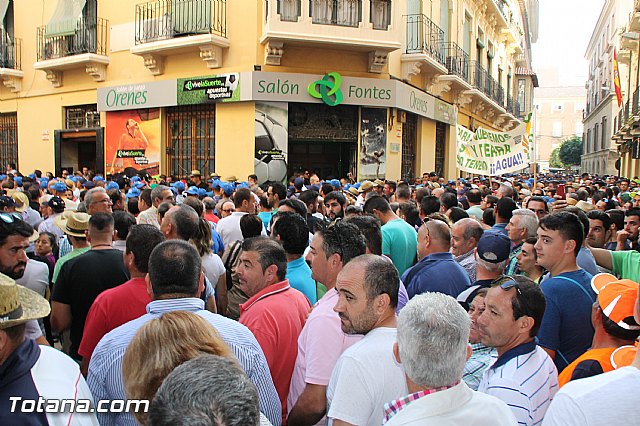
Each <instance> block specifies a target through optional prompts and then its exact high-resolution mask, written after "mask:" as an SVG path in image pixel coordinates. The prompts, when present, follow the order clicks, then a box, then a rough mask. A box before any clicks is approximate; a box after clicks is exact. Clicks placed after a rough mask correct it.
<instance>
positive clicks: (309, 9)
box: [260, 0, 402, 72]
mask: <svg viewBox="0 0 640 426" xmlns="http://www.w3.org/2000/svg"><path fill="white" fill-rule="evenodd" d="M397 1H399V0H395V2H396V3H394V0H267V1H266V8H265V16H264V22H263V27H262V37H261V39H260V42H261V43H262V44H264V45H265V63H266V64H267V65H280V60H281V58H282V56H283V55H284V52H285V45H287V46H302V47H327V48H331V49H340V50H351V51H364V52H369V71H370V72H382V69H383V67H384V66H385V65H386V63H387V55H388V53H389V52H391V51H393V50H397V49H398V48H400V47H401V44H400V42H399V41H398V40H400V39H401V38H402V37H401V35H400V34H399V28H398V26H397V25H394V20H395V16H394V14H393V13H394V10H393V7H392V6H393V5H394V4H397ZM396 9H398V8H396Z"/></svg>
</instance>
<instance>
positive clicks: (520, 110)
mask: <svg viewBox="0 0 640 426" xmlns="http://www.w3.org/2000/svg"><path fill="white" fill-rule="evenodd" d="M241 3H242V4H241ZM4 6H6V7H4ZM0 13H4V15H3V27H2V31H3V33H4V34H3V37H2V43H3V44H4V46H3V49H2V50H1V52H0V54H1V56H2V58H0V59H2V64H0V66H1V67H0V79H2V81H3V83H4V84H3V86H2V88H1V89H0V157H2V161H3V162H4V163H17V164H18V166H19V168H20V169H21V170H24V171H29V172H30V171H31V170H33V169H40V170H43V171H45V170H51V171H55V172H56V173H60V171H61V169H63V168H65V169H73V170H76V169H79V168H81V167H83V166H86V167H89V168H91V169H94V170H96V171H98V172H102V173H119V172H125V173H131V172H132V171H135V170H140V169H145V170H147V171H148V172H149V173H151V174H156V173H165V174H175V175H178V176H184V175H186V174H188V173H189V171H190V170H192V169H199V170H201V171H202V173H203V174H205V173H207V174H208V173H212V172H216V173H218V174H220V175H221V176H223V177H224V176H230V175H235V176H237V177H241V178H244V177H245V176H247V175H248V174H250V173H254V172H255V173H256V174H258V176H259V178H260V180H266V179H283V178H285V177H286V176H287V175H290V174H292V173H293V172H295V171H296V170H299V169H305V168H306V169H309V170H315V171H317V172H318V173H319V174H320V175H321V176H322V177H329V176H336V177H337V176H346V175H347V174H348V173H352V174H353V175H354V177H357V178H359V179H362V178H375V177H380V178H383V177H386V178H387V179H399V178H410V177H413V176H416V175H418V174H421V173H422V172H424V171H431V170H436V171H438V172H440V173H442V174H444V175H445V176H447V177H449V178H453V177H455V176H457V175H458V172H457V170H456V155H455V154H456V125H457V124H461V125H463V126H465V127H468V128H470V129H475V128H477V127H479V126H482V127H485V128H487V129H493V130H508V129H512V128H514V127H515V126H517V125H518V124H519V123H520V122H521V120H522V118H523V117H524V116H525V114H526V113H527V112H529V111H530V109H531V107H532V89H531V81H532V78H533V77H535V75H534V74H533V73H532V71H531V54H530V51H531V49H530V46H531V34H535V33H536V32H537V0H528V1H527V0H519V1H516V0H509V1H507V0H482V1H471V0H442V1H439V2H438V1H421V0H311V1H306V0H268V1H267V0H261V1H256V2H246V3H244V2H237V1H236V2H231V1H225V0H155V1H150V2H145V3H142V2H139V3H137V4H134V3H132V2H128V1H124V0H111V1H106V0H82V1H79V0H46V1H43V2H36V1H35V0H24V1H22V0H21V1H19V2H18V1H15V0H3V1H0ZM41 17H43V18H41ZM41 19H43V20H42V22H44V23H45V24H44V25H42V22H41ZM532 25H533V26H535V28H532ZM520 80H522V82H520Z"/></svg>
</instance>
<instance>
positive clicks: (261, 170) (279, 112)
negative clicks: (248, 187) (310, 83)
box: [254, 102, 289, 183]
mask: <svg viewBox="0 0 640 426" xmlns="http://www.w3.org/2000/svg"><path fill="white" fill-rule="evenodd" d="M288 107H289V104H288V103H286V102H256V116H255V138H256V148H255V158H254V173H255V174H256V176H258V183H263V182H266V181H279V182H283V183H286V181H287V146H288V143H289V133H288V122H289V108H288Z"/></svg>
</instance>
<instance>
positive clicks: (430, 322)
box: [397, 292, 471, 388]
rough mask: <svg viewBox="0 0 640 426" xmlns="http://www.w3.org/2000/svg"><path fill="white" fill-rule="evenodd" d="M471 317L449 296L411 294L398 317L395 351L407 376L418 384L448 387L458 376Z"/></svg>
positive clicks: (459, 377)
mask: <svg viewBox="0 0 640 426" xmlns="http://www.w3.org/2000/svg"><path fill="white" fill-rule="evenodd" d="M470 328H471V320H470V319H469V315H468V314H467V313H466V312H465V310H464V309H463V308H462V306H460V304H459V303H458V302H456V300H455V299H454V298H452V297H451V296H447V295H445V294H442V293H429V292H427V293H424V294H421V295H418V296H415V297H414V298H413V299H411V300H410V301H409V303H407V305H406V306H405V307H404V308H403V309H402V311H400V316H399V317H398V334H397V339H398V351H399V354H400V359H401V361H402V365H403V366H404V370H405V372H406V374H407V377H409V379H411V381H412V382H414V383H415V384H417V385H419V386H424V387H429V388H438V387H443V386H450V385H452V384H454V383H456V382H458V381H460V379H461V378H462V373H463V371H464V366H465V363H466V361H467V345H468V343H469V331H470Z"/></svg>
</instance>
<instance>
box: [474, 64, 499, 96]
mask: <svg viewBox="0 0 640 426" xmlns="http://www.w3.org/2000/svg"><path fill="white" fill-rule="evenodd" d="M469 68H470V72H471V78H470V83H471V84H473V85H474V86H475V87H476V88H477V89H478V90H480V91H481V92H483V93H484V94H485V95H487V97H489V98H490V99H492V100H494V101H495V102H496V103H497V104H499V105H504V89H503V88H502V86H500V83H498V81H497V80H496V79H494V78H493V77H492V76H491V74H490V73H489V72H488V71H487V70H486V69H484V67H483V66H482V65H481V64H480V63H479V62H478V61H472V62H471V66H470V67H469Z"/></svg>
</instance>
